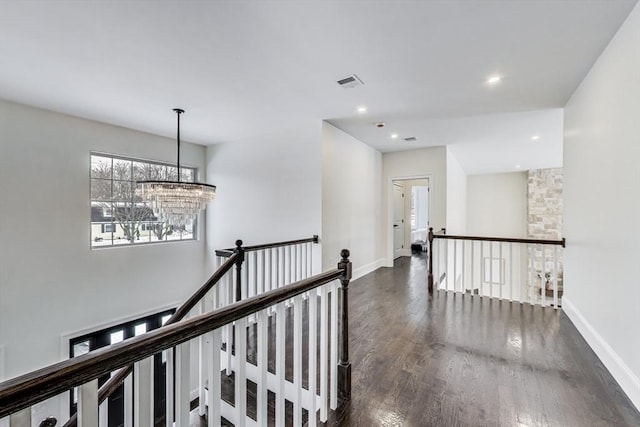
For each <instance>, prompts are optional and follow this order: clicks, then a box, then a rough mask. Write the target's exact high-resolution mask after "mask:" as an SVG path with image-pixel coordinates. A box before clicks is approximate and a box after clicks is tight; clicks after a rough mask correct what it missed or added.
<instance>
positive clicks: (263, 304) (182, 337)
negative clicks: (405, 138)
mask: <svg viewBox="0 0 640 427" xmlns="http://www.w3.org/2000/svg"><path fill="white" fill-rule="evenodd" d="M345 265H346V264H345ZM350 269H351V267H350V263H348V266H345V267H344V268H337V269H335V270H330V271H327V272H325V273H321V274H318V275H316V276H313V277H310V278H308V279H305V280H301V281H299V282H296V283H293V284H290V285H287V286H283V287H282V288H279V289H275V290H272V291H269V292H265V293H264V294H261V295H257V296H254V297H251V298H247V299H245V300H243V301H240V302H236V303H234V304H231V305H228V306H226V307H223V308H221V309H218V310H215V311H212V312H210V313H206V314H201V315H199V316H195V317H192V318H190V319H187V320H183V321H181V322H177V323H174V324H171V325H167V326H164V327H162V328H159V329H156V330H153V331H151V332H148V333H146V334H144V335H140V336H138V337H133V338H130V339H128V340H126V341H122V342H120V343H118V344H113V345H111V346H109V347H105V348H102V349H98V350H95V351H92V352H89V353H87V354H84V355H82V356H78V357H74V358H72V359H67V360H64V361H62V362H58V363H55V364H53V365H49V366H47V367H45V368H42V369H39V370H37V371H33V372H30V373H28V374H25V375H22V376H19V377H16V378H13V379H11V380H8V381H5V382H3V383H0V418H2V417H5V416H7V415H10V414H12V413H14V412H17V411H19V410H22V409H25V408H28V407H29V406H31V405H34V404H36V403H38V402H41V401H43V400H46V399H49V398H51V397H53V396H55V395H57V394H60V393H62V392H65V391H67V390H69V389H71V388H72V387H77V386H79V385H81V384H84V383H86V382H88V381H91V380H93V379H95V378H99V377H100V376H101V375H104V374H107V373H110V372H113V371H115V370H116V369H120V368H122V367H125V366H128V365H129V364H132V363H134V362H137V361H140V360H142V359H145V358H147V357H150V356H152V355H154V354H156V353H158V352H160V351H163V350H166V349H169V348H172V347H175V346H176V345H178V344H182V343H184V342H187V341H189V340H191V339H193V338H196V337H198V336H200V335H202V334H204V333H206V332H209V331H212V330H214V329H217V328H219V327H221V326H224V325H227V324H229V323H231V322H234V321H236V320H239V319H241V318H243V317H246V316H249V315H251V314H254V313H257V312H258V311H260V310H263V309H265V308H267V307H270V306H272V305H274V304H277V303H279V302H282V301H286V300H287V299H289V298H292V297H294V296H296V295H299V294H301V293H304V292H307V291H310V290H312V289H315V288H317V287H319V286H322V285H324V284H326V283H329V282H331V281H333V280H336V279H342V278H344V277H346V276H348V274H349V272H350Z"/></svg>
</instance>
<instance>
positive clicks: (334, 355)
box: [329, 282, 339, 411]
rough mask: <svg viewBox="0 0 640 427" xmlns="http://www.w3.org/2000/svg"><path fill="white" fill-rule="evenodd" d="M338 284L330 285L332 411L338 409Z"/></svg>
mask: <svg viewBox="0 0 640 427" xmlns="http://www.w3.org/2000/svg"><path fill="white" fill-rule="evenodd" d="M338 342H339V338H338V284H337V282H333V283H332V285H331V362H330V365H329V369H330V372H331V382H330V383H331V392H330V396H331V402H330V407H331V409H333V410H334V411H335V410H336V409H337V408H338Z"/></svg>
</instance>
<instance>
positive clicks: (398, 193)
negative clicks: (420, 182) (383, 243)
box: [393, 182, 404, 259]
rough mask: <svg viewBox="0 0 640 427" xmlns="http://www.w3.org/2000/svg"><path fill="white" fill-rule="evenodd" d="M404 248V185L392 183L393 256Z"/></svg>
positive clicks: (397, 255)
mask: <svg viewBox="0 0 640 427" xmlns="http://www.w3.org/2000/svg"><path fill="white" fill-rule="evenodd" d="M403 249H404V185H402V184H401V183H395V182H394V183H393V258H394V259H396V258H398V257H400V256H402V251H403Z"/></svg>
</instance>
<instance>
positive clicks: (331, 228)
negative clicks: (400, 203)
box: [322, 122, 383, 278]
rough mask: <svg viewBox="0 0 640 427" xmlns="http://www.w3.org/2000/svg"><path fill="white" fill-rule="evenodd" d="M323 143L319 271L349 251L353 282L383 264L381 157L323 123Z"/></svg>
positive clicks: (376, 152) (332, 266)
mask: <svg viewBox="0 0 640 427" xmlns="http://www.w3.org/2000/svg"><path fill="white" fill-rule="evenodd" d="M322 142H323V143H322V157H323V168H322V267H323V270H326V269H331V268H335V267H336V264H337V263H338V261H339V258H340V257H339V255H340V250H341V249H343V248H347V249H349V250H350V251H351V254H352V255H351V262H352V263H353V268H354V278H357V277H360V276H362V275H364V274H367V273H369V272H371V271H373V270H375V269H376V268H378V267H380V266H381V265H382V263H383V262H382V253H381V251H380V243H381V241H382V230H381V207H382V200H381V193H380V187H381V185H382V154H380V152H379V151H377V150H375V149H373V148H371V147H369V146H368V145H366V144H364V143H362V142H361V141H359V140H357V139H355V138H353V137H352V136H350V135H348V134H346V133H344V132H343V131H341V130H340V129H337V128H335V127H334V126H332V125H330V124H329V123H326V122H323V124H322Z"/></svg>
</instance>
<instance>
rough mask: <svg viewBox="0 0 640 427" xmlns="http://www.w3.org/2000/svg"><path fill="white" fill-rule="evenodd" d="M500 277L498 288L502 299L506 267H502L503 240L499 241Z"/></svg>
mask: <svg viewBox="0 0 640 427" xmlns="http://www.w3.org/2000/svg"><path fill="white" fill-rule="evenodd" d="M498 248H499V250H498V277H499V278H500V280H499V283H498V285H499V287H498V289H500V299H502V288H503V287H504V271H503V270H504V269H503V268H502V242H498Z"/></svg>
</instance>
